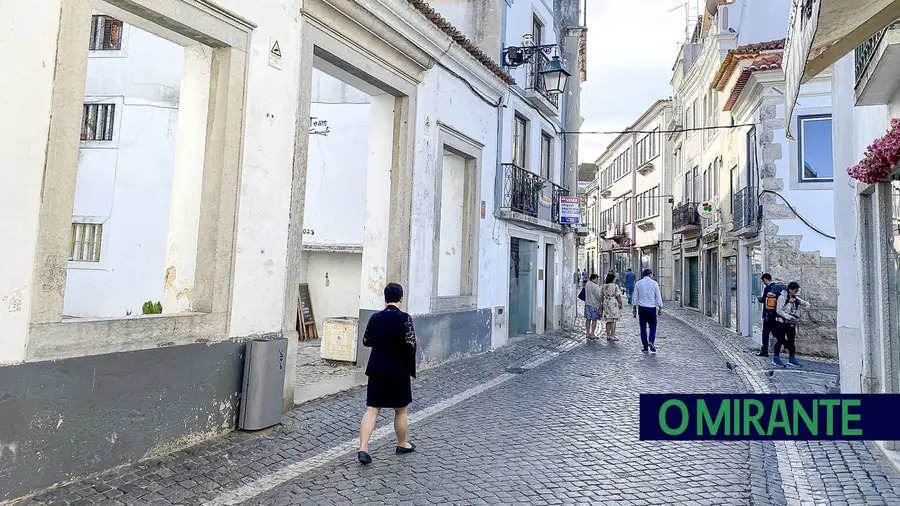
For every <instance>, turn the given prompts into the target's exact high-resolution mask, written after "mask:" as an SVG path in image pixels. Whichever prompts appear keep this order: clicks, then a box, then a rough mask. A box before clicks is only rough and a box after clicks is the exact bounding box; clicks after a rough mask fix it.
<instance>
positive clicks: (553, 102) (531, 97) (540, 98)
mask: <svg viewBox="0 0 900 506" xmlns="http://www.w3.org/2000/svg"><path fill="white" fill-rule="evenodd" d="M549 64H550V58H548V57H547V55H545V54H544V53H543V52H538V53H535V55H534V59H533V60H532V62H531V63H529V64H528V65H527V66H526V79H525V98H527V99H528V101H529V102H531V104H532V105H533V106H535V107H537V108H538V109H539V110H540V111H541V112H543V113H544V114H547V115H549V116H558V115H559V95H554V94H553V93H550V92H548V91H547V88H546V86H544V77H543V76H542V75H541V71H542V70H544V69H545V68H546V67H547V65H549Z"/></svg>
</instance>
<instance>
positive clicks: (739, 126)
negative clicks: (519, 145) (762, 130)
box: [560, 123, 756, 135]
mask: <svg viewBox="0 0 900 506" xmlns="http://www.w3.org/2000/svg"><path fill="white" fill-rule="evenodd" d="M752 126H756V125H754V124H753V123H737V124H734V125H715V126H705V127H696V128H678V129H675V130H620V131H609V132H603V131H590V130H577V131H574V132H567V131H563V132H560V133H561V134H563V135H617V134H654V133H656V134H677V133H683V132H699V131H702V130H722V129H731V128H741V127H752Z"/></svg>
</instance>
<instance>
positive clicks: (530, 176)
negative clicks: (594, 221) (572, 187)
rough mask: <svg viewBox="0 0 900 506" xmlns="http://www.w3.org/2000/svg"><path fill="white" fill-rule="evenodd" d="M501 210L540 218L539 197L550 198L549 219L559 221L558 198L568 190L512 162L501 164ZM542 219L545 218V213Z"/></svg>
mask: <svg viewBox="0 0 900 506" xmlns="http://www.w3.org/2000/svg"><path fill="white" fill-rule="evenodd" d="M502 167H503V203H502V205H501V206H500V208H501V209H502V210H508V211H514V212H517V213H522V214H524V215H527V216H531V217H532V218H541V216H540V212H539V211H540V206H541V204H540V201H541V197H542V196H545V197H548V198H549V200H550V220H551V221H552V222H553V223H559V198H560V197H565V196H568V195H569V190H566V189H565V188H563V187H561V186H559V185H557V184H554V183H553V182H551V181H550V180H548V179H546V178H543V177H541V176H538V175H537V174H535V173H533V172H529V171H527V170H525V169H523V168H522V167H519V166H518V165H515V164H512V163H504V164H503V166H502ZM543 219H547V218H546V215H545V216H544V218H543Z"/></svg>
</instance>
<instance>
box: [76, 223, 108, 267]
mask: <svg viewBox="0 0 900 506" xmlns="http://www.w3.org/2000/svg"><path fill="white" fill-rule="evenodd" d="M102 237H103V224H101V223H73V224H72V249H71V252H70V253H69V260H71V261H73V262H99V261H100V246H101V239H102Z"/></svg>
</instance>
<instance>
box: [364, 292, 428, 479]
mask: <svg viewBox="0 0 900 506" xmlns="http://www.w3.org/2000/svg"><path fill="white" fill-rule="evenodd" d="M402 301H403V287H402V286H400V285H399V284H397V283H388V284H387V286H386V287H384V302H385V303H386V304H387V307H385V308H384V309H383V310H381V311H379V312H377V313H375V314H373V315H372V316H371V317H370V318H369V323H367V324H366V331H365V333H364V334H363V346H366V347H368V348H372V354H371V355H370V356H369V363H368V365H367V366H366V376H368V377H369V381H368V387H367V388H368V390H367V392H366V413H365V414H364V415H363V419H362V423H361V424H360V427H359V452H358V453H357V458H358V459H359V462H360V463H362V464H369V463H371V462H372V457H371V456H370V455H369V439H371V437H372V433H373V432H374V431H375V423H376V422H377V421H378V414H379V412H380V411H381V410H382V409H384V408H392V409H393V410H394V432H395V433H396V435H397V448H396V453H398V454H406V453H411V452H413V451H414V450H415V449H416V445H414V444H412V443H410V442H409V441H407V439H406V429H407V413H406V407H407V406H409V404H410V403H411V402H412V385H411V384H410V378H415V377H416V331H415V329H414V328H413V321H412V317H410V316H409V315H408V314H406V313H404V312H403V311H401V310H400V303H401V302H402Z"/></svg>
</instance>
